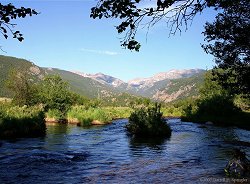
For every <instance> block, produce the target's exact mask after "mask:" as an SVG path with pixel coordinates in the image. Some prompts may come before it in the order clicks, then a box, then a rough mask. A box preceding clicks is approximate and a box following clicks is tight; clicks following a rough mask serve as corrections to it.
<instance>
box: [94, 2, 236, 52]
mask: <svg viewBox="0 0 250 184" xmlns="http://www.w3.org/2000/svg"><path fill="white" fill-rule="evenodd" d="M147 2H150V1H147ZM153 2H155V4H152V3H153ZM152 3H151V6H146V7H145V5H146V4H145V1H142V0H121V1H116V0H99V1H98V3H97V5H96V6H95V7H93V8H92V9H91V15H90V17H92V18H93V19H96V18H99V19H102V18H119V19H120V20H121V22H120V24H119V25H117V26H116V29H117V32H118V33H119V34H120V33H124V34H125V35H124V37H123V39H122V41H121V45H122V46H124V47H126V48H128V49H130V50H135V51H139V49H140V46H141V45H140V43H139V42H138V41H137V40H136V39H135V37H136V33H137V31H138V28H139V26H140V25H141V26H143V28H148V29H149V28H150V27H152V26H154V25H155V24H156V23H157V22H159V21H161V20H164V21H165V22H166V23H167V26H169V28H170V34H175V33H176V32H177V31H180V32H181V29H182V27H183V26H184V27H185V29H187V28H188V23H189V22H191V21H192V20H193V18H194V16H195V15H196V14H197V13H200V12H202V11H203V10H204V9H205V8H207V7H214V8H215V9H219V8H224V7H226V6H229V5H230V3H233V0H229V1H227V2H225V1H222V0H155V1H153V0H152ZM143 6H144V7H143Z"/></svg>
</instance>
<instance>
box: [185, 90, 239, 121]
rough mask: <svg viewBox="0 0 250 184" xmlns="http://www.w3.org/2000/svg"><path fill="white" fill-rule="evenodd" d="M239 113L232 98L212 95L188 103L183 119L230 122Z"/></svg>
mask: <svg viewBox="0 0 250 184" xmlns="http://www.w3.org/2000/svg"><path fill="white" fill-rule="evenodd" d="M240 113H241V110H240V108H238V107H237V106H235V104H234V102H233V99H231V98H229V97H227V96H222V95H214V96H211V97H207V98H203V99H199V100H198V101H196V102H195V103H193V104H189V105H188V106H186V108H185V109H184V117H182V119H183V120H187V121H194V122H207V121H212V122H213V123H217V124H221V125H223V124H226V123H228V124H232V123H234V121H235V118H234V117H236V116H238V115H239V114H240Z"/></svg>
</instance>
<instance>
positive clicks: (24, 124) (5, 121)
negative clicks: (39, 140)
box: [0, 106, 46, 139]
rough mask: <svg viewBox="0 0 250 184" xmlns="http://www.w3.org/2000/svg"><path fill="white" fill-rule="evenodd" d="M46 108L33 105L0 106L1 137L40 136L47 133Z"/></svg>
mask: <svg viewBox="0 0 250 184" xmlns="http://www.w3.org/2000/svg"><path fill="white" fill-rule="evenodd" d="M44 119H45V116H44V110H43V108H42V107H40V106H33V107H27V106H23V107H18V106H14V107H8V108H4V107H3V106H1V107H0V139H15V138H20V137H40V136H45V134H46V125H45V121H44Z"/></svg>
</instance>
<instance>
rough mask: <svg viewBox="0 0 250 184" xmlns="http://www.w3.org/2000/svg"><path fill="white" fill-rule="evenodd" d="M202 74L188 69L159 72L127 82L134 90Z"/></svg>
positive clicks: (197, 70)
mask: <svg viewBox="0 0 250 184" xmlns="http://www.w3.org/2000/svg"><path fill="white" fill-rule="evenodd" d="M201 72H204V70H201V69H189V70H170V71H168V72H161V73H158V74H156V75H154V76H152V77H149V78H138V79H133V80H130V81H128V85H129V86H132V87H136V88H141V89H142V88H150V87H152V86H154V84H155V83H157V82H159V81H163V80H170V79H179V78H187V77H191V76H193V75H195V74H198V73H201Z"/></svg>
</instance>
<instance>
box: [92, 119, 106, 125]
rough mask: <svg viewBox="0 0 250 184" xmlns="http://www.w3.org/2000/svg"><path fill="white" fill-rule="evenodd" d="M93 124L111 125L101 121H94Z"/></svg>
mask: <svg viewBox="0 0 250 184" xmlns="http://www.w3.org/2000/svg"><path fill="white" fill-rule="evenodd" d="M91 124H92V125H106V124H109V123H107V122H101V121H99V120H93V121H92V122H91Z"/></svg>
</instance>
